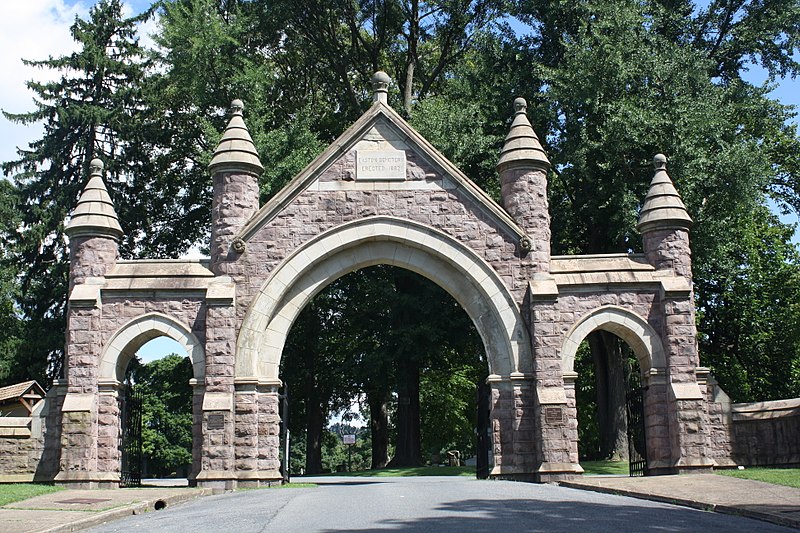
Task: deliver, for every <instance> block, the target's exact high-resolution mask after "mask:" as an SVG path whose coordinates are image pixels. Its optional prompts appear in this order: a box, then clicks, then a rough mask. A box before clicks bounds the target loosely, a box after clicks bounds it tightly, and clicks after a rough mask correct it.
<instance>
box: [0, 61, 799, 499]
mask: <svg viewBox="0 0 800 533" xmlns="http://www.w3.org/2000/svg"><path fill="white" fill-rule="evenodd" d="M374 81H375V102H374V104H373V105H372V106H371V107H370V109H369V110H367V111H366V112H365V113H364V115H363V116H362V117H361V118H360V119H359V120H358V121H357V122H356V123H354V124H353V125H352V126H351V127H350V128H349V129H348V130H347V131H346V132H345V133H344V134H343V135H342V136H341V137H340V138H339V139H337V140H336V141H335V142H334V143H333V144H332V145H331V146H330V147H328V148H327V149H326V150H325V151H324V152H323V153H322V154H320V155H319V156H318V157H317V158H316V159H315V160H314V161H313V162H312V163H311V164H310V165H309V166H308V167H307V168H306V169H305V170H304V171H303V172H301V173H300V174H299V175H298V176H296V177H295V178H294V179H293V180H292V181H291V182H290V183H289V184H288V185H287V187H286V188H284V189H283V190H282V191H280V192H279V193H278V194H277V195H276V196H275V197H274V198H272V199H271V200H270V201H269V202H268V203H267V204H266V205H264V206H260V205H259V201H258V191H259V187H258V177H259V175H260V173H261V171H262V170H263V169H262V166H261V163H260V161H259V158H258V153H257V150H256V149H255V146H254V145H253V143H252V140H251V137H250V134H249V132H248V130H247V127H246V125H245V123H244V120H243V111H242V109H243V106H242V104H241V102H239V101H235V102H234V105H233V106H232V116H231V120H230V123H229V125H228V127H227V129H226V130H225V132H224V134H223V137H222V140H221V141H220V144H219V147H218V148H217V151H216V152H215V154H214V158H213V159H212V162H211V165H210V167H209V171H210V173H211V174H212V176H213V194H214V198H213V207H212V213H211V221H212V224H211V228H212V234H211V257H210V259H208V260H203V261H184V260H172V261H170V260H163V261H152V260H151V261H120V260H119V258H118V251H117V242H118V240H119V238H120V237H121V235H122V233H121V229H119V224H118V222H117V220H116V213H115V212H114V209H113V205H112V204H111V201H110V199H109V198H108V194H107V192H105V186H104V185H103V182H102V163H101V162H99V161H95V162H93V164H92V177H91V179H90V182H89V185H87V191H86V192H85V193H84V196H82V197H81V200H80V202H79V204H78V207H77V208H76V210H75V212H74V213H73V217H72V219H71V220H70V223H69V224H68V226H67V235H68V236H69V237H70V239H71V260H72V264H71V271H70V273H71V278H70V279H71V283H72V287H71V292H70V298H69V310H68V330H67V333H66V340H67V343H66V346H67V364H66V369H67V371H66V377H65V380H64V383H63V386H62V388H60V389H59V390H61V391H62V392H61V393H59V394H58V395H56V396H54V397H53V398H51V399H50V413H51V414H50V415H49V416H50V418H48V420H47V424H46V431H45V432H44V436H43V440H42V441H41V442H39V443H38V444H37V443H36V442H33V441H32V444H31V446H30V450H29V451H28V452H25V453H28V455H29V456H30V457H31V460H30V462H31V463H34V462H36V460H37V457H38V456H39V454H40V452H42V453H43V456H42V457H43V458H42V460H41V461H40V463H41V464H42V465H44V466H42V471H43V472H44V471H48V470H49V471H50V475H51V476H52V478H53V479H55V480H56V481H57V482H59V483H64V484H71V485H75V486H85V487H94V486H115V485H117V484H118V483H119V481H120V464H121V452H120V447H119V441H120V435H121V427H120V398H121V391H122V381H123V377H124V372H125V368H126V366H127V363H128V361H129V360H130V358H131V357H132V356H133V354H134V353H135V352H136V350H137V349H138V348H139V347H140V346H141V345H142V344H144V343H145V342H147V341H148V340H150V339H152V338H154V337H157V336H161V335H166V336H169V337H171V338H173V339H175V340H176V341H178V342H179V343H181V344H182V345H183V346H184V347H185V349H186V351H187V353H189V355H190V358H191V360H192V365H193V369H194V378H193V380H192V384H193V387H194V402H193V410H194V412H193V420H194V425H193V437H194V446H193V455H192V457H193V468H192V473H191V476H190V478H191V481H192V483H193V484H198V485H204V486H211V487H227V488H231V487H236V486H258V485H260V484H265V483H275V482H279V481H280V479H281V474H280V467H281V457H280V453H279V425H280V418H279V413H278V405H279V395H278V393H279V389H280V387H281V380H280V372H279V365H280V357H281V351H282V348H283V342H284V341H285V337H286V334H287V333H288V331H289V328H290V327H291V324H292V322H293V320H294V318H295V317H296V316H297V313H299V311H300V309H302V306H303V305H304V304H305V302H306V301H307V300H308V299H309V298H310V297H312V296H313V295H314V294H316V292H318V291H319V290H322V289H323V288H324V287H325V286H326V285H327V284H328V283H330V282H331V281H333V280H334V279H336V277H338V276H341V275H343V274H345V273H347V272H349V271H352V270H356V269H358V268H363V267H365V266H369V265H371V264H377V263H388V264H393V265H396V266H400V267H403V268H409V269H411V270H414V271H416V272H418V273H420V274H422V275H424V276H426V277H428V278H430V279H432V280H433V281H435V282H436V283H438V284H440V285H441V286H442V287H443V288H445V290H448V291H449V292H450V293H451V294H452V295H453V296H454V297H455V298H456V300H457V301H459V303H461V304H462V306H463V307H464V309H465V310H466V312H467V313H468V314H469V316H470V317H471V318H472V319H473V322H474V323H475V325H476V328H477V329H478V331H479V333H480V334H481V337H482V339H483V341H484V345H485V348H486V354H487V359H488V361H489V370H490V375H489V378H488V380H487V381H488V383H489V384H490V385H491V388H492V395H491V431H492V446H491V449H492V457H493V464H492V465H491V476H493V477H505V478H514V479H523V480H532V481H551V480H558V479H564V478H569V477H572V476H575V475H579V474H580V473H581V472H582V469H581V467H580V465H579V462H578V451H577V445H578V428H577V406H576V405H575V378H576V374H575V372H574V368H573V364H574V357H575V352H576V350H577V347H578V345H579V344H580V343H581V342H582V341H583V340H584V339H585V338H586V336H587V335H589V334H590V333H592V332H594V331H597V330H605V331H610V332H612V333H614V334H615V335H617V336H619V337H621V338H622V339H623V340H624V341H625V342H627V343H628V344H629V345H630V346H631V348H632V349H633V351H634V352H635V354H636V356H637V358H638V359H639V363H640V367H641V369H642V376H641V378H642V382H643V384H644V385H645V387H646V388H645V395H644V405H645V416H644V418H645V425H646V435H647V463H648V467H649V470H650V472H651V473H667V472H689V471H697V470H704V469H708V468H711V467H713V466H714V465H715V464H724V463H725V461H726V460H727V456H726V455H725V453H720V450H721V449H723V448H725V449H727V448H730V449H731V450H733V448H736V446H738V444H737V445H736V446H734V445H733V444H731V443H734V442H735V443H739V442H742V443H750V442H752V441H753V439H751V438H749V437H748V436H747V435H752V434H757V433H758V431H760V430H758V429H751V428H750V427H749V426H747V425H746V424H740V426H739V427H741V428H742V429H741V430H739V431H738V433H737V432H736V431H733V432H731V431H728V430H725V429H723V426H722V425H721V422H720V420H721V418H720V417H721V415H720V414H719V413H718V412H717V411H716V410H715V407H714V405H715V404H714V403H713V402H709V401H708V400H707V398H706V396H707V394H708V392H707V390H705V389H706V386H705V383H706V382H705V381H704V379H705V378H703V377H702V371H701V370H702V369H698V365H699V361H698V354H697V343H696V331H695V327H694V307H693V302H692V290H691V255H690V249H689V228H690V225H691V219H690V218H689V216H688V214H687V213H686V211H685V208H684V207H683V204H682V202H681V200H680V196H679V195H678V193H677V191H675V189H674V186H673V185H672V182H671V180H670V179H669V177H668V176H667V173H666V159H665V158H663V156H657V158H656V172H655V175H654V178H653V183H652V185H651V189H650V192H649V193H648V196H647V198H645V201H644V205H643V207H642V216H641V219H640V224H639V229H640V231H641V233H642V234H643V243H644V254H612V255H594V256H557V257H554V256H551V253H550V217H549V213H548V206H547V190H546V188H547V176H548V171H549V167H550V163H549V161H548V160H547V156H546V155H545V153H544V150H543V149H542V147H541V144H540V143H539V140H538V137H537V136H536V133H535V132H534V131H533V128H532V126H531V124H530V122H529V120H528V117H527V110H526V104H525V102H524V100H522V99H517V101H515V114H514V120H513V123H512V126H511V128H510V132H509V135H508V137H507V139H506V143H505V145H504V146H503V149H502V152H501V157H500V162H499V164H498V172H499V174H500V181H501V184H502V205H498V204H497V203H495V202H494V201H493V200H491V199H490V198H489V197H488V196H487V195H486V194H485V193H484V192H483V191H481V190H480V189H479V188H478V187H477V186H475V184H473V183H472V182H471V181H470V180H469V179H468V178H467V177H466V176H464V175H463V174H462V173H461V172H460V171H459V170H458V169H457V168H456V167H455V166H453V165H452V163H450V162H449V161H447V159H446V158H444V156H442V155H441V154H440V153H439V152H438V151H436V149H435V148H434V147H432V146H431V145H430V144H429V143H428V142H427V141H426V140H425V139H424V138H422V137H421V136H420V135H419V134H418V133H417V132H416V131H414V130H413V129H412V128H411V127H410V126H409V125H408V124H407V123H406V122H405V121H404V120H403V119H402V118H401V117H400V116H399V115H398V114H397V113H396V112H394V111H393V110H392V109H391V108H390V107H389V106H388V105H387V104H386V90H387V89H386V83H387V82H386V76H385V75H376V77H375V80H374ZM360 161H362V162H363V161H370V164H369V165H365V164H360V163H359V162H360ZM382 161H388V162H392V163H391V164H389V163H387V164H386V166H385V167H382V166H381V164H382V163H381V162H382ZM376 162H377V163H376ZM398 162H404V165H405V167H404V168H403V167H402V164H401V163H398ZM698 372H700V374H701V379H700V380H698V377H697V376H698ZM701 385H702V386H701ZM734 427H735V426H734ZM775 431H776V433H775V434H776V435H778V436H776V439H775V442H776V445H775V446H776V447H777V446H782V445H783V444H780V443H778V441H780V439H781V438H782V437H780V436H779V435H783V434H784V433H785V432H791V431H794V430H793V429H791V428H789V427H788V426H787V427H786V429H781V430H777V429H776V430H775ZM780 431H784V433H780ZM732 435H734V436H732ZM738 435H742V437H741V438H740V437H738ZM737 439H738V440H737ZM37 442H38V441H37ZM743 445H744V444H743ZM0 446H5V441H0ZM726 447H727V448H726ZM18 448H19V450H22V449H23V447H18ZM737 449H738V448H737ZM22 453H23V452H22V451H20V452H19V454H18V455H21V454H22ZM732 453H733V452H732ZM743 453H745V454H746V453H750V452H747V451H746V452H743ZM773 455H774V454H773ZM7 462H8V461H7ZM4 464H5V463H4ZM6 468H11V469H13V468H16V467H15V466H8V467H6Z"/></svg>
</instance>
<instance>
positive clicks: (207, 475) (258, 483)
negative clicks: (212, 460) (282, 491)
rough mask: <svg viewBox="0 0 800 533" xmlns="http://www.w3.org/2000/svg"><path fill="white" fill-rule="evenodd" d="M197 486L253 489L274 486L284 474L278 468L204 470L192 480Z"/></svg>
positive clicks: (222, 488) (279, 482)
mask: <svg viewBox="0 0 800 533" xmlns="http://www.w3.org/2000/svg"><path fill="white" fill-rule="evenodd" d="M190 483H193V484H194V486H196V487H201V488H207V489H212V490H234V489H240V488H241V489H251V488H258V487H274V486H275V485H280V484H282V483H283V476H282V475H281V473H280V472H279V471H277V470H262V471H247V472H226V471H223V470H204V471H201V472H200V473H199V474H197V476H196V477H195V478H194V479H193V480H191V482H190Z"/></svg>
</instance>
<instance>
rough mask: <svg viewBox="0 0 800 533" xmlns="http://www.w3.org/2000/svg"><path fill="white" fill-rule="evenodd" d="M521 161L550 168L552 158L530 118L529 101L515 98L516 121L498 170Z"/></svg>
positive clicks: (509, 133) (512, 124)
mask: <svg viewBox="0 0 800 533" xmlns="http://www.w3.org/2000/svg"><path fill="white" fill-rule="evenodd" d="M519 163H529V164H533V165H537V166H543V167H545V168H550V160H549V159H547V154H545V153H544V149H543V148H542V144H541V143H540V142H539V137H537V136H536V132H535V131H533V126H531V123H530V121H529V120H528V103H527V102H526V101H525V99H524V98H517V99H516V100H514V121H513V122H512V123H511V130H510V131H509V132H508V135H507V136H506V142H505V144H504V145H503V149H502V150H501V151H500V160H499V161H498V162H497V170H498V171H500V172H502V170H503V169H504V168H506V167H508V166H510V165H513V164H519Z"/></svg>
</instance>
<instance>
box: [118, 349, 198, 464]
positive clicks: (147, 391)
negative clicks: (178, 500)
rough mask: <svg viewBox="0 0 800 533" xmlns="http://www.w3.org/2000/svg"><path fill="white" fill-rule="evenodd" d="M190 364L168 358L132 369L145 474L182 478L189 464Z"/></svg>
mask: <svg viewBox="0 0 800 533" xmlns="http://www.w3.org/2000/svg"><path fill="white" fill-rule="evenodd" d="M191 378H192V363H191V361H190V360H189V358H188V357H185V356H180V355H177V354H170V355H167V356H165V357H162V358H161V359H156V360H155V361H151V362H149V363H145V364H138V365H133V368H132V371H131V379H132V381H133V383H134V385H133V388H134V391H135V392H141V394H142V399H143V401H142V451H143V453H144V460H145V464H146V465H147V472H148V473H149V474H151V475H154V476H156V477H168V476H174V475H176V474H177V475H178V476H182V475H185V474H183V473H182V470H184V469H185V468H187V467H189V466H190V465H191V464H192V387H191V385H190V384H189V380H190V379H191Z"/></svg>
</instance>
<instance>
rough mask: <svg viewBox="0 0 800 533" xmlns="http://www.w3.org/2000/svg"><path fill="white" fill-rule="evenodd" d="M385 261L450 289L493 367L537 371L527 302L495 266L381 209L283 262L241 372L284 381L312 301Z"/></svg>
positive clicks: (250, 329)
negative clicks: (293, 339)
mask: <svg viewBox="0 0 800 533" xmlns="http://www.w3.org/2000/svg"><path fill="white" fill-rule="evenodd" d="M377 264H389V265H394V266H397V267H401V268H406V269H408V270H411V271H413V272H416V273H417V274H420V275H422V276H424V277H426V278H428V279H430V280H431V281H433V282H434V283H436V284H438V285H439V286H440V287H442V288H443V289H444V290H446V291H447V292H448V293H450V294H451V295H452V296H453V298H455V300H456V301H457V302H458V303H459V304H460V305H461V306H462V307H463V308H464V310H465V311H466V313H467V314H468V315H469V317H470V318H471V319H472V321H473V323H474V324H475V327H476V329H477V330H478V333H479V334H480V336H481V339H482V340H483V343H484V347H485V349H486V355H487V359H488V362H489V372H490V374H492V375H493V376H496V377H497V378H506V379H507V378H509V377H510V376H511V375H512V374H519V373H522V374H530V373H531V372H532V360H531V355H530V343H529V341H528V336H527V332H526V330H525V327H524V325H523V322H522V317H521V315H520V312H519V308H518V307H517V305H516V304H515V303H514V299H513V297H512V295H511V293H510V292H509V290H508V288H507V287H506V286H505V284H504V283H503V281H502V279H500V276H498V274H497V273H496V272H495V271H494V269H493V268H492V267H491V266H490V265H489V264H488V263H487V262H486V261H484V260H483V259H482V258H480V257H479V256H478V255H477V254H476V253H475V252H473V251H472V250H470V249H469V248H467V247H465V246H464V245H462V244H461V243H459V242H458V241H456V240H455V239H453V238H452V237H450V236H448V235H446V234H444V233H442V232H440V231H438V230H435V229H432V228H430V227H427V226H423V225H421V224H418V223H415V222H412V221H409V220H405V219H399V218H394V217H385V216H378V217H368V218H364V219H360V220H357V221H354V222H349V223H347V224H343V225H341V226H338V227H336V228H333V229H331V230H329V231H327V232H325V233H322V234H320V235H319V236H317V237H316V238H314V239H312V240H311V241H309V242H308V243H306V244H305V245H304V246H302V247H301V248H299V249H297V250H296V251H294V252H293V253H292V254H291V255H290V256H289V257H287V258H286V259H285V260H284V261H283V262H282V263H281V264H280V265H279V266H278V267H277V268H276V269H275V271H274V272H273V273H272V275H271V276H270V278H269V279H268V280H267V281H266V282H265V283H264V285H263V286H262V288H261V290H260V291H259V292H258V294H257V295H256V297H255V298H254V301H253V304H252V305H251V307H250V309H249V310H248V312H247V314H246V315H245V319H244V322H243V324H242V328H241V331H240V334H239V337H238V340H237V345H236V377H237V378H257V379H259V380H260V381H268V382H276V383H277V382H278V369H279V366H280V358H281V353H282V351H283V346H284V343H285V341H286V336H287V334H288V332H289V329H290V328H291V326H292V324H293V323H294V321H295V319H296V318H297V315H298V314H299V313H300V311H301V310H302V309H303V307H304V306H305V304H306V302H308V300H309V299H310V298H312V297H313V296H314V295H315V294H317V293H318V292H319V291H321V290H322V289H323V288H325V287H326V286H327V285H329V284H330V283H331V282H332V281H334V280H335V279H337V278H339V277H341V276H343V275H345V274H347V273H349V272H353V271H355V270H358V269H361V268H365V267H368V266H373V265H377Z"/></svg>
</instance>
